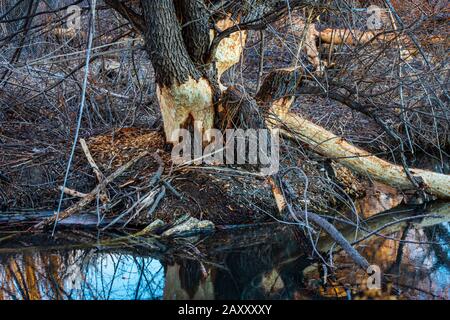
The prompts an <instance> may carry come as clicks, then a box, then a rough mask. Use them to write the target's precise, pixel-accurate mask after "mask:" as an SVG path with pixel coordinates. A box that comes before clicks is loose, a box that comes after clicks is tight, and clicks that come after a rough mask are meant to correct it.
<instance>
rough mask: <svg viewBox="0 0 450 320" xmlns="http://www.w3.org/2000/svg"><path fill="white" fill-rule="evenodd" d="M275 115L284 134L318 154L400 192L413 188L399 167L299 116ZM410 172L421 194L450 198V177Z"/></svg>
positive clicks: (424, 172) (431, 173)
mask: <svg viewBox="0 0 450 320" xmlns="http://www.w3.org/2000/svg"><path fill="white" fill-rule="evenodd" d="M278 116H279V117H280V120H281V121H282V124H283V126H284V127H285V129H282V133H283V134H284V135H286V136H288V137H290V138H293V139H298V140H300V141H302V142H304V143H307V144H308V145H309V146H310V147H311V148H312V149H314V151H316V152H318V153H319V154H321V155H323V156H325V157H328V158H331V159H332V160H334V161H336V162H339V163H341V164H342V165H344V166H346V167H348V168H350V169H351V170H353V171H355V172H357V173H360V174H363V175H368V176H370V177H371V178H373V179H374V180H376V181H379V182H381V183H384V184H386V185H389V186H391V187H394V188H397V189H400V190H413V189H415V188H414V185H413V184H412V182H411V181H410V179H408V176H407V175H406V173H405V171H404V168H403V167H402V166H399V165H395V164H392V163H389V162H388V161H385V160H383V159H380V158H378V157H376V156H374V155H372V154H370V153H369V152H367V151H365V150H363V149H360V148H357V147H355V146H353V145H351V144H350V143H348V142H347V141H345V140H344V139H343V138H340V137H338V136H336V135H335V134H333V133H332V132H329V131H327V130H325V129H324V128H322V127H320V126H318V125H315V124H314V123H312V122H311V121H308V120H306V119H304V118H303V117H301V116H300V115H297V114H293V113H283V114H279V115H278ZM410 172H411V174H412V175H413V176H414V178H415V179H416V180H417V181H419V182H420V186H421V188H422V189H423V190H424V191H426V192H427V193H429V194H432V195H434V196H436V197H438V198H440V199H450V176H449V175H445V174H440V173H436V172H431V171H427V170H421V169H410Z"/></svg>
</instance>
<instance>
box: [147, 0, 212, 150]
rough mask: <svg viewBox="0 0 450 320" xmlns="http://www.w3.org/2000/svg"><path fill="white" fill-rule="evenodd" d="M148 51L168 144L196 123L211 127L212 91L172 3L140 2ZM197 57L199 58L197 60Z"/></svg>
mask: <svg viewBox="0 0 450 320" xmlns="http://www.w3.org/2000/svg"><path fill="white" fill-rule="evenodd" d="M141 3H142V8H143V11H144V20H145V33H144V37H145V42H146V46H147V52H148V54H149V56H150V60H151V61H152V64H153V68H154V69H155V77H156V84H157V97H158V101H159V105H160V109H161V113H162V117H163V122H164V131H165V134H166V140H167V141H168V142H172V143H176V142H178V135H174V134H176V133H177V129H180V128H186V127H188V126H189V125H190V124H191V123H194V122H195V121H200V122H202V127H203V129H204V130H208V129H210V128H212V126H213V124H214V107H213V88H212V86H211V83H210V81H209V79H207V77H206V76H205V75H203V74H202V73H201V72H200V71H199V70H197V68H196V67H195V64H194V62H193V61H192V59H191V57H190V56H189V52H188V50H187V49H186V46H185V43H184V40H183V36H182V31H181V27H180V24H179V21H178V20H177V16H176V11H175V6H174V3H173V1H172V0H154V1H142V2H141ZM197 58H198V57H197Z"/></svg>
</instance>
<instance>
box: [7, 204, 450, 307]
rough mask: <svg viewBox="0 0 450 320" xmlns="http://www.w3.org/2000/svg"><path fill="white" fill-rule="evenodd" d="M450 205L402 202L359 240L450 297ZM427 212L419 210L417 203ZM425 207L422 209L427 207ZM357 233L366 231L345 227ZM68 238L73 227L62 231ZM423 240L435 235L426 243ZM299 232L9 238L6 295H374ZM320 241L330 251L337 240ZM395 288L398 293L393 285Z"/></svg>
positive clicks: (420, 287) (408, 278) (411, 280)
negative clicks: (90, 242)
mask: <svg viewBox="0 0 450 320" xmlns="http://www.w3.org/2000/svg"><path fill="white" fill-rule="evenodd" d="M449 206H450V205H449V204H438V205H435V206H432V207H431V208H429V209H427V210H428V211H426V213H428V214H431V216H427V217H425V218H424V217H421V218H418V219H416V220H405V221H402V220H401V219H404V218H405V217H408V216H410V215H411V213H412V210H410V209H408V210H405V209H402V208H400V209H397V210H396V211H391V212H388V213H385V214H380V215H377V216H375V217H372V218H370V219H368V220H367V221H366V222H365V223H364V225H365V226H367V227H370V229H371V230H376V229H377V228H379V227H380V226H382V225H386V224H388V222H392V221H394V220H396V221H400V222H399V223H396V224H392V225H390V226H388V227H386V228H385V229H383V234H384V235H385V236H388V237H393V238H396V239H401V240H403V242H402V243H399V242H398V241H394V240H392V239H386V238H380V237H374V238H371V239H370V240H368V241H365V242H364V243H362V244H361V245H360V246H359V250H360V252H362V253H363V255H364V256H366V257H367V258H368V260H369V261H370V262H371V263H374V264H377V265H379V266H380V267H381V269H382V270H384V272H385V273H386V274H388V275H390V277H391V279H392V280H393V283H394V284H395V286H396V287H397V288H398V289H399V290H400V297H397V298H410V299H433V298H434V299H449V298H450V295H449V288H450V246H449V244H450V224H449V222H448V221H450V210H449ZM416 211H417V210H416ZM424 212H425V211H423V212H422V211H421V212H420V213H417V212H416V214H423V213H424ZM342 232H343V234H344V235H345V236H346V237H347V239H349V240H350V241H352V240H355V239H359V238H360V236H361V235H357V234H355V232H354V228H347V229H346V228H345V227H343V228H342ZM59 236H60V237H63V236H64V234H63V233H61V234H60V235H59ZM418 242H427V244H423V243H422V244H419V243H418ZM306 243H307V241H306V239H304V238H303V237H302V236H301V235H300V234H299V233H298V232H296V231H294V230H293V229H292V228H288V227H281V226H277V225H275V224H272V225H268V226H265V227H258V228H253V229H245V230H238V231H234V232H219V233H218V234H216V235H214V236H211V237H208V238H206V239H202V241H201V242H200V243H198V244H197V246H196V247H197V248H198V249H194V247H193V246H190V245H183V246H182V247H181V248H180V250H176V251H173V252H170V253H164V254H162V253H156V252H147V250H142V248H140V249H139V248H133V247H126V248H125V247H122V248H104V247H96V246H84V245H83V248H81V247H80V246H79V244H75V243H74V244H70V243H69V244H64V245H63V246H61V245H59V246H58V247H56V244H55V243H51V242H50V243H47V244H46V245H41V246H38V247H32V246H31V244H30V242H29V240H23V244H22V245H20V246H16V247H11V246H10V247H8V245H5V244H3V245H2V246H0V299H77V300H79V299H83V300H85V299H87V300H91V299H100V300H117V299H130V300H133V299H329V298H341V299H355V298H364V297H365V295H364V283H365V281H366V278H365V277H366V276H365V275H364V273H362V272H361V271H360V270H358V269H357V268H356V267H354V265H353V264H352V263H351V262H350V261H349V260H348V259H347V257H346V256H345V255H344V254H342V253H341V252H339V251H337V250H334V264H335V267H336V269H335V273H334V275H335V276H333V277H327V279H326V281H324V275H326V274H329V272H324V270H325V268H324V264H323V261H321V260H320V259H317V257H316V258H312V252H313V251H312V250H311V248H309V247H308V246H307V245H305V244H306ZM317 249H318V250H320V251H321V252H324V254H323V258H324V259H328V258H329V255H328V254H327V253H326V252H330V249H332V241H330V239H328V238H327V237H322V238H321V240H320V241H319V242H318V245H317ZM383 295H384V296H383V297H385V298H386V297H389V296H390V295H389V293H388V292H387V293H383Z"/></svg>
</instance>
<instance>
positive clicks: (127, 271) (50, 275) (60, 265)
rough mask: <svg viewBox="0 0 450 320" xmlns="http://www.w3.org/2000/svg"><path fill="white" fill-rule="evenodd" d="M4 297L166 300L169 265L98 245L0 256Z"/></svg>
mask: <svg viewBox="0 0 450 320" xmlns="http://www.w3.org/2000/svg"><path fill="white" fill-rule="evenodd" d="M0 263H1V267H0V299H32V300H37V299H46V300H47V299H76V300H97V299H100V300H110V299H161V298H162V296H163V288H164V270H163V267H162V265H161V263H160V262H159V261H158V260H156V259H152V258H144V257H135V256H132V255H125V254H114V253H96V251H95V250H92V249H90V250H87V251H86V250H68V251H40V252H36V253H28V252H26V253H20V254H13V255H5V256H0Z"/></svg>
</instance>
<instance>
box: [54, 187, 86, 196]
mask: <svg viewBox="0 0 450 320" xmlns="http://www.w3.org/2000/svg"><path fill="white" fill-rule="evenodd" d="M59 190H61V191H63V192H64V193H65V194H68V195H69V196H72V197H76V198H84V197H86V193H82V192H78V191H77V190H73V189H69V188H63V187H62V186H61V187H59Z"/></svg>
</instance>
